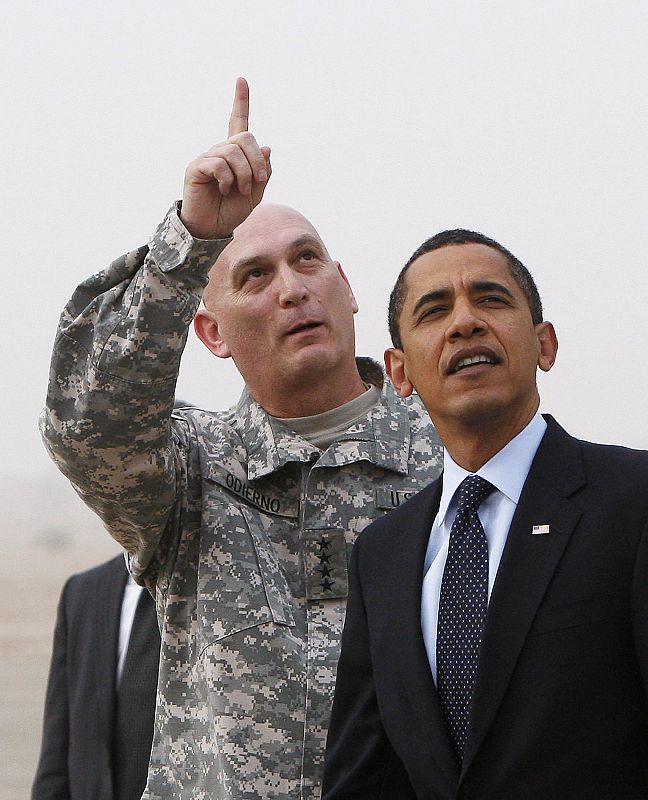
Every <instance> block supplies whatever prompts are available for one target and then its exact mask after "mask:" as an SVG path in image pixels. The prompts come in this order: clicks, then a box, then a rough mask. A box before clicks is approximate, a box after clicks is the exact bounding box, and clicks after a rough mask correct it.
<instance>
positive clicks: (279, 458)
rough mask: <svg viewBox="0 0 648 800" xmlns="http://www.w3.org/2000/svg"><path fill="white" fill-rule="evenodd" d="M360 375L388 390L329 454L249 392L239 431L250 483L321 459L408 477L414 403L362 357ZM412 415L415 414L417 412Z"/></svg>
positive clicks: (242, 406)
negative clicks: (411, 405)
mask: <svg viewBox="0 0 648 800" xmlns="http://www.w3.org/2000/svg"><path fill="white" fill-rule="evenodd" d="M356 361H357V364H358V371H359V373H360V377H361V378H362V379H363V380H364V381H366V382H367V383H369V384H372V385H374V386H378V388H381V389H382V395H381V398H380V400H379V402H378V403H377V404H376V405H375V406H374V407H373V408H372V409H371V410H370V411H369V413H368V414H366V415H365V416H363V417H362V418H361V419H359V420H357V421H356V422H355V423H354V424H353V425H352V426H351V427H350V428H349V430H348V431H346V433H344V434H342V436H340V437H339V438H338V440H337V441H336V442H334V443H333V444H332V445H331V446H330V447H329V448H328V449H327V450H326V451H325V452H324V453H322V451H321V450H318V448H316V447H315V446H314V445H312V444H310V443H309V442H307V441H306V440H305V439H302V438H300V437H299V436H298V435H297V434H295V433H294V432H293V431H290V430H288V429H287V428H286V427H285V426H284V425H283V424H282V423H281V422H280V421H279V420H278V419H274V418H273V417H270V416H269V415H268V414H267V412H266V411H264V409H263V408H262V407H261V406H260V405H259V404H258V403H257V402H256V400H254V398H253V397H252V396H251V395H250V393H249V391H248V390H247V388H246V389H245V390H244V391H243V395H242V397H241V399H240V400H239V402H238V405H237V407H236V414H235V416H236V419H237V421H238V423H239V424H238V425H237V428H238V429H239V431H240V434H241V437H242V439H243V442H244V444H245V447H246V450H247V453H248V464H247V473H248V480H254V479H256V478H261V477H263V476H265V475H269V474H270V473H272V472H275V471H276V470H278V469H280V468H281V467H283V466H284V465H285V464H286V463H288V462H289V461H312V460H317V461H318V466H322V467H325V466H342V465H343V464H348V463H353V462H356V461H360V460H367V461H370V462H371V463H373V464H376V465H377V466H380V467H383V468H385V469H389V470H393V471H395V472H399V473H402V474H407V470H408V457H409V449H410V420H409V414H408V408H409V405H408V404H407V403H406V402H405V401H404V400H403V399H402V398H401V397H400V396H399V395H398V394H397V393H396V391H395V390H394V388H393V386H392V385H391V383H390V382H389V381H386V380H385V379H384V374H383V372H382V370H381V368H380V366H379V365H378V364H377V363H376V362H375V361H372V360H371V359H368V358H357V359H356ZM411 413H415V412H414V411H412V412H411Z"/></svg>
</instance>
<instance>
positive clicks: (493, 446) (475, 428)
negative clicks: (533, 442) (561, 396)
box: [433, 404, 538, 472]
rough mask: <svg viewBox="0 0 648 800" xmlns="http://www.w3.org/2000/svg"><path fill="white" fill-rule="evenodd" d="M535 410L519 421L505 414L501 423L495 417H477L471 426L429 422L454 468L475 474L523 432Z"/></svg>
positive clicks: (467, 422)
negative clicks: (461, 468) (433, 425)
mask: <svg viewBox="0 0 648 800" xmlns="http://www.w3.org/2000/svg"><path fill="white" fill-rule="evenodd" d="M537 410H538V405H537V404H536V406H535V408H534V409H533V411H532V412H531V413H529V414H525V415H522V416H519V417H511V416H510V414H509V415H508V416H505V417H504V418H501V419H499V418H498V416H497V415H492V416H491V417H490V418H488V419H484V417H481V418H480V420H479V421H477V420H475V421H473V422H469V421H466V420H459V421H451V422H450V423H448V422H445V421H437V420H433V421H434V423H435V427H436V429H437V433H438V434H439V437H440V439H441V441H442V442H443V445H444V447H445V448H446V450H447V451H448V453H450V455H451V456H452V460H453V461H454V462H455V464H458V465H459V466H460V467H463V468H464V469H465V470H468V472H477V470H478V469H480V468H481V467H483V466H484V464H485V463H486V462H487V461H490V459H491V458H492V457H493V456H494V455H496V454H497V453H499V451H500V450H502V449H503V448H504V447H506V445H507V444H508V443H509V442H510V441H511V440H512V439H514V438H515V437H516V436H517V435H518V433H520V431H522V430H524V428H526V426H527V425H528V424H529V422H531V420H532V419H533V417H534V415H535V413H536V411H537Z"/></svg>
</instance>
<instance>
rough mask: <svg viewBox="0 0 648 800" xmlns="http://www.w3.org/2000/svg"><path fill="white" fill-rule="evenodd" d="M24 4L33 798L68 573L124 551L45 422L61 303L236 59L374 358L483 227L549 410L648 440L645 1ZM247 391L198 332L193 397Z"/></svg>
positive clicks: (16, 452)
mask: <svg viewBox="0 0 648 800" xmlns="http://www.w3.org/2000/svg"><path fill="white" fill-rule="evenodd" d="M3 18H4V23H3V26H2V32H0V39H1V40H0V66H1V67H2V75H3V81H2V87H0V97H1V102H2V115H1V119H0V125H1V126H2V140H1V144H2V147H1V150H0V152H1V159H2V172H1V178H2V185H1V188H2V192H3V196H4V203H3V209H2V214H1V216H0V227H1V230H0V242H1V243H2V247H3V251H4V252H3V268H2V284H1V285H2V314H1V315H0V325H2V342H3V347H2V363H3V369H2V372H3V375H4V382H3V391H2V394H1V395H0V403H1V404H2V406H1V408H2V419H3V422H4V424H3V425H2V443H1V444H2V454H3V459H2V464H1V466H0V473H1V478H2V479H1V481H0V488H1V490H2V493H3V494H2V498H1V499H2V507H3V515H2V516H3V522H2V531H1V538H0V555H1V556H2V564H3V575H2V581H1V582H0V587H1V588H2V593H3V594H2V596H0V608H2V611H0V614H1V615H2V616H1V617H0V646H1V647H2V656H3V661H2V665H3V666H2V672H1V673H0V679H2V680H1V681H0V702H2V703H3V704H5V707H8V708H10V709H12V713H11V714H10V715H9V717H8V718H7V719H6V721H5V722H3V724H2V728H1V729H0V735H1V736H2V737H3V740H4V741H3V743H7V747H8V751H9V754H10V757H9V761H8V763H9V767H8V772H7V776H6V777H5V778H2V779H0V782H1V781H4V784H2V785H0V800H4V798H5V797H6V798H9V797H11V798H12V800H15V798H16V797H22V796H26V793H27V788H26V787H27V786H28V784H29V781H30V780H31V773H32V772H33V767H34V759H35V754H36V751H37V747H38V739H39V736H40V731H39V726H40V713H41V704H42V691H43V689H42V683H43V680H44V676H45V672H46V668H47V659H48V657H49V641H50V635H51V627H52V623H53V614H54V610H55V605H56V601H57V598H58V593H59V591H60V586H61V582H62V580H63V578H64V577H65V576H66V575H67V574H69V573H70V572H72V571H74V570H77V569H80V568H82V567H84V566H89V565H90V564H92V563H96V562H97V561H99V560H101V559H103V558H104V557H106V556H108V555H110V554H112V553H113V552H116V550H115V547H114V545H113V544H112V543H111V542H110V540H109V539H108V538H107V536H106V535H105V534H104V533H103V532H101V531H100V529H99V526H98V524H97V523H96V522H95V521H94V519H93V518H92V517H91V516H90V515H89V514H87V513H86V512H85V511H84V510H83V509H82V508H81V507H80V501H78V500H77V498H76V496H75V495H74V494H73V492H72V491H71V490H70V489H69V487H68V486H67V484H66V482H65V481H64V480H63V479H62V478H60V477H59V476H58V474H57V473H56V471H55V470H54V468H53V467H52V466H51V465H50V464H49V462H48V459H47V456H46V455H45V453H44V451H43V449H42V446H41V444H40V440H39V436H38V433H37V426H36V420H37V416H38V412H39V410H40V408H41V406H42V403H43V398H44V392H45V384H46V378H47V369H48V361H49V351H50V347H51V343H52V338H53V336H54V332H55V328H56V322H57V318H58V315H59V313H60V310H61V308H62V307H63V305H64V304H65V302H66V301H67V299H68V297H69V296H70V294H71V292H72V290H73V289H74V287H75V286H76V284H77V283H78V282H80V281H81V280H82V279H83V278H85V277H86V276H87V275H88V274H90V273H91V272H92V271H94V270H95V269H98V268H100V267H102V266H103V265H105V264H107V263H108V262H109V261H110V260H112V259H113V258H114V257H116V256H118V255H119V254H121V253H122V252H124V251H126V250H129V249H132V248H133V247H135V246H137V245H139V244H141V243H143V242H145V241H146V240H147V238H148V236H149V234H150V232H151V231H152V230H153V229H154V228H155V226H156V224H157V223H158V221H159V220H160V219H161V217H162V216H163V214H164V212H165V210H166V208H167V207H168V206H169V205H170V204H171V202H172V201H173V200H174V199H176V198H177V197H179V195H180V191H181V186H182V176H183V172H184V167H185V165H186V163H187V162H188V161H189V160H191V159H192V158H193V157H194V156H195V155H196V154H198V153H199V152H201V151H203V150H205V149H207V148H208V147H209V146H211V145H212V144H214V143H216V142H218V141H221V140H222V139H223V138H224V136H225V132H226V128H227V118H228V116H229V110H230V105H231V98H232V93H233V88H234V81H235V78H236V76H237V75H244V76H246V77H247V78H248V80H249V82H250V87H251V130H252V131H253V132H254V133H255V135H256V136H257V138H258V140H259V142H260V144H268V145H270V146H271V147H272V151H273V168H274V174H273V177H272V180H271V182H270V186H269V189H268V191H267V193H266V197H267V198H268V199H270V200H274V201H278V202H285V203H289V204H291V205H294V206H296V207H297V208H299V209H300V210H302V211H303V212H305V213H306V214H307V215H308V216H310V217H311V218H312V220H313V222H314V223H315V225H316V226H317V227H318V228H319V230H320V232H321V234H322V237H323V239H324V241H325V242H326V244H327V245H328V248H329V250H330V252H331V254H332V255H333V257H335V258H337V259H339V260H340V261H341V263H342V264H343V266H344V267H345V269H346V272H347V275H348V276H349V278H350V280H351V282H352V284H353V287H354V289H355V293H356V296H357V298H358V301H359V303H360V313H359V314H358V316H357V328H358V351H359V352H360V353H363V354H369V355H372V356H374V357H377V358H381V357H382V352H383V350H384V348H385V347H386V346H387V345H388V339H387V334H386V325H385V322H384V318H385V304H386V298H387V295H388V292H389V289H390V287H391V285H392V283H393V280H394V277H395V275H396V272H397V270H398V269H399V268H400V266H401V265H402V263H403V262H404V261H405V259H406V258H407V257H408V256H409V254H410V253H411V252H412V250H413V249H414V248H415V247H416V246H417V245H418V244H419V243H420V242H421V241H422V240H423V239H425V238H427V237H428V236H429V235H431V234H432V233H434V232H436V231H438V230H441V229H443V228H448V227H458V226H460V227H469V228H474V229H477V230H481V231H483V232H485V233H487V234H489V235H490V236H493V237H495V238H497V239H499V240H500V241H501V242H502V243H503V244H505V245H506V246H507V247H509V248H510V249H511V250H512V251H513V252H514V253H515V254H516V255H517V256H518V257H520V258H521V259H522V260H523V261H524V263H525V264H527V266H528V267H529V268H530V269H531V271H532V272H533V273H534V275H535V277H536V279H537V282H538V284H539V286H540V290H541V293H542V295H543V298H544V301H545V309H546V316H547V318H548V319H551V320H552V321H553V322H554V323H555V325H556V329H557V332H558V337H559V340H560V352H559V355H558V361H557V364H556V366H555V368H554V370H553V371H552V372H551V373H550V374H549V375H547V376H544V375H543V376H542V378H541V385H540V388H541V394H542V398H543V399H542V408H543V410H549V411H551V412H552V413H553V414H554V415H555V416H556V417H557V418H558V419H559V420H560V422H561V423H562V424H563V425H564V426H565V427H566V428H567V429H568V430H569V431H570V432H572V433H574V434H575V435H578V436H582V437H585V438H590V439H594V440H599V441H605V442H618V443H622V444H627V445H633V446H637V447H644V448H645V447H648V422H647V420H646V414H645V397H646V389H647V387H648V378H647V375H646V365H645V361H646V298H647V297H648V277H647V269H646V268H647V266H648V265H647V263H646V262H647V259H646V244H645V237H646V210H647V209H646V201H645V193H646V190H647V188H648V159H647V157H646V144H647V141H648V139H647V133H648V100H647V98H648V69H647V67H648V64H647V56H646V53H647V52H648V41H647V39H648V36H647V34H648V2H646V1H645V0H643V1H642V2H629V1H627V0H626V2H623V1H622V2H617V3H614V4H612V3H609V2H596V0H587V2H585V1H584V0H583V1H582V2H569V1H568V0H567V2H565V0H561V2H542V3H538V2H537V0H536V1H535V2H524V1H520V0H516V1H514V0H510V1H508V0H501V2H490V3H489V2H476V1H475V2H467V1H466V0H464V1H463V2H462V1H461V0H459V1H457V0H454V2H442V3H434V2H429V0H428V1H427V2H415V1H414V0H412V2H407V0H405V1H403V0H401V2H399V3H398V4H384V5H381V4H380V3H376V2H373V3H370V2H361V1H358V0H356V1H355V2H339V1H334V2H319V3H315V2H305V1H304V0H301V1H300V2H296V1H295V0H292V1H291V2H274V3H271V2H265V3H260V2H245V3H223V2H220V3H219V2H214V1H213V0H212V2H193V3H192V2H185V3H182V4H181V3H168V2H160V0H158V2H152V0H129V2H124V0H112V2H110V3H95V4H93V5H90V4H88V3H86V2H83V3H82V2H53V3H45V2H41V3H33V2H22V3H20V4H15V5H14V6H13V7H12V8H11V9H10V10H8V9H5V11H4V15H3ZM240 388H241V387H240V382H239V380H238V378H237V376H236V373H235V371H234V369H233V367H232V366H231V365H229V364H225V363H224V362H222V361H219V360H216V359H215V358H214V357H213V356H212V355H211V354H210V353H209V352H208V351H207V350H206V349H205V348H204V347H203V346H202V345H201V344H200V343H199V342H197V340H196V339H195V337H194V336H193V333H192V335H191V338H190V341H189V345H188V348H187V351H186V354H185V358H184V363H183V370H182V374H181V377H180V383H179V387H178V394H179V395H180V396H181V397H182V398H183V399H187V400H188V401H190V402H192V403H194V404H199V405H205V406H208V407H212V408H219V407H224V406H226V405H229V404H230V403H231V402H233V401H234V400H235V399H236V398H237V396H238V394H239V392H240ZM7 704H8V705H7ZM3 791H4V792H5V794H2V792H3Z"/></svg>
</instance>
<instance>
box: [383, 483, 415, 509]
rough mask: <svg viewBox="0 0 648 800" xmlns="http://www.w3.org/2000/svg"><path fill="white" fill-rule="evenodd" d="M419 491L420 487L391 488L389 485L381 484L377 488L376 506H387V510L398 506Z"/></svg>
mask: <svg viewBox="0 0 648 800" xmlns="http://www.w3.org/2000/svg"><path fill="white" fill-rule="evenodd" d="M418 491H419V489H416V488H414V487H413V488H411V489H390V488H389V487H386V486H381V487H379V488H377V489H376V508H385V509H387V510H391V509H392V508H398V506H400V505H402V504H403V503H404V502H405V501H406V500H409V499H410V497H414V495H415V494H416V493H417V492H418Z"/></svg>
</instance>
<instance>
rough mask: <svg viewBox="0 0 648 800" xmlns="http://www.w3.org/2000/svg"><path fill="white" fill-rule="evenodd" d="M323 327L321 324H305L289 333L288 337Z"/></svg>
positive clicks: (297, 326) (296, 326)
mask: <svg viewBox="0 0 648 800" xmlns="http://www.w3.org/2000/svg"><path fill="white" fill-rule="evenodd" d="M321 325H322V323H321V322H304V323H302V324H300V325H295V327H294V328H291V329H290V330H289V331H287V332H286V336H293V335H294V334H296V333H303V332H304V331H312V330H314V329H315V328H319V327H321Z"/></svg>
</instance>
